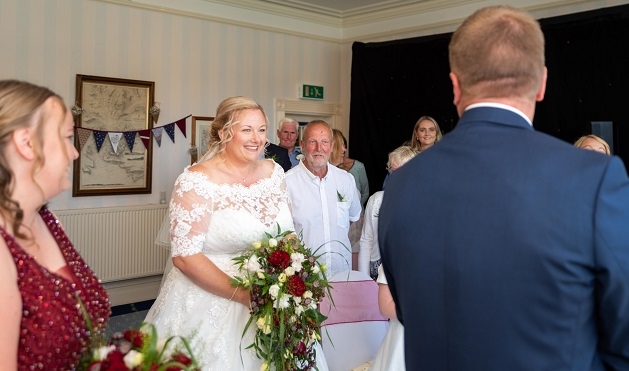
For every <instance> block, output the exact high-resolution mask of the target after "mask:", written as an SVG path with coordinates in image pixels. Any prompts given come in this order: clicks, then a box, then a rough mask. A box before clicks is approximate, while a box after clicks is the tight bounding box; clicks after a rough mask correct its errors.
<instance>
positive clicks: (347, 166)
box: [330, 129, 369, 206]
mask: <svg viewBox="0 0 629 371" xmlns="http://www.w3.org/2000/svg"><path fill="white" fill-rule="evenodd" d="M332 132H333V136H334V140H333V141H334V147H333V148H332V154H331V155H330V163H331V164H332V165H334V166H336V167H338V168H339V169H342V170H345V171H347V172H348V173H350V174H352V176H353V177H354V181H355V182H356V188H357V189H358V192H360V205H361V206H365V203H366V202H367V200H368V199H369V181H368V180H367V171H366V170H365V165H364V164H363V163H362V162H360V161H358V160H354V159H353V158H349V157H347V139H346V138H345V136H344V135H343V132H342V131H340V130H338V129H332Z"/></svg>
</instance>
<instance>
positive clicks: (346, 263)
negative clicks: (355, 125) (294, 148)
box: [286, 120, 361, 277]
mask: <svg viewBox="0 0 629 371" xmlns="http://www.w3.org/2000/svg"><path fill="white" fill-rule="evenodd" d="M301 149H302V151H303V154H304V159H303V160H302V161H301V162H300V163H299V165H297V166H295V167H293V168H292V169H291V170H289V171H288V172H287V173H286V184H287V187H288V195H289V197H290V199H291V202H292V212H293V222H294V223H295V230H296V232H297V233H298V234H299V233H302V234H303V239H304V242H305V243H306V246H308V247H309V248H311V249H313V251H314V250H317V249H319V250H318V251H317V252H316V254H317V255H321V254H322V256H321V257H320V258H319V262H321V263H323V264H325V265H326V267H327V276H328V277H332V276H333V275H335V274H336V273H339V272H342V271H346V270H351V266H352V251H351V246H350V243H349V237H348V233H349V225H350V222H355V221H357V220H358V218H359V217H360V211H361V206H360V194H359V193H358V189H356V183H355V182H354V177H353V176H352V175H351V174H350V173H348V172H346V171H344V170H341V169H339V168H337V167H336V166H332V165H330V164H329V162H328V161H329V159H330V154H331V153H332V129H331V128H330V125H328V124H327V123H326V122H325V121H322V120H314V121H311V122H309V123H308V125H307V126H306V128H305V130H304V134H303V139H302V141H301Z"/></svg>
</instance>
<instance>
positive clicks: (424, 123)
mask: <svg viewBox="0 0 629 371" xmlns="http://www.w3.org/2000/svg"><path fill="white" fill-rule="evenodd" d="M441 138H442V135H441V129H440V128H439V124H437V120H435V119H433V118H432V117H430V116H422V117H420V118H419V120H417V122H416V123H415V127H414V128H413V135H412V136H411V140H410V141H406V142H405V143H404V145H406V146H411V147H413V149H414V150H415V151H417V152H418V153H419V152H421V151H423V150H425V149H428V148H430V147H432V145H433V144H435V143H436V142H438V141H440V140H441Z"/></svg>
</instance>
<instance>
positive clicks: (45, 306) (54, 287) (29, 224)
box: [0, 80, 110, 371]
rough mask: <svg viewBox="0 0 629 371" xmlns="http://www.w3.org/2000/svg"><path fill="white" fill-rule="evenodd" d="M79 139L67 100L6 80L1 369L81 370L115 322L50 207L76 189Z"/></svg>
mask: <svg viewBox="0 0 629 371" xmlns="http://www.w3.org/2000/svg"><path fill="white" fill-rule="evenodd" d="M73 138H74V126H73V121H72V114H71V112H70V110H68V108H67V107H66V105H65V104H64V102H63V99H62V98H61V97H60V96H58V95H57V94H55V93H53V92H52V91H50V90H49V89H47V88H44V87H40V86H36V85H33V84H30V83H27V82H22V81H15V80H3V81H0V152H1V154H2V155H1V156H0V174H1V175H0V188H2V192H0V194H1V195H0V234H2V239H0V298H2V304H1V305H0V328H1V329H2V332H1V333H0V370H34V369H37V370H60V371H61V370H63V371H65V370H73V369H75V368H76V367H77V365H78V362H79V357H80V356H81V354H82V353H83V352H84V351H86V350H87V346H88V345H90V335H91V331H99V330H103V329H104V328H105V326H106V325H107V320H108V319H109V315H110V307H109V299H108V296H107V292H106V291H105V289H104V288H103V286H102V285H101V284H100V283H99V280H98V278H97V277H96V276H95V275H94V272H93V271H92V270H91V269H90V268H89V267H88V265H87V264H86V263H85V261H83V259H82V258H81V256H80V255H79V253H78V252H77V251H76V250H75V249H74V247H73V246H72V243H71V242H70V240H69V239H68V237H67V236H66V234H65V232H64V230H63V228H62V227H61V225H60V223H59V221H58V220H57V218H56V217H55V215H53V213H52V212H51V211H49V210H48V209H47V208H46V203H47V202H48V201H49V200H50V199H51V198H53V197H55V196H56V195H58V194H60V193H61V192H63V191H65V190H67V189H68V188H70V186H71V184H72V183H71V182H70V176H69V171H70V168H71V165H72V162H73V161H74V160H76V159H77V158H78V157H79V153H78V152H77V150H76V149H75V148H74V140H73ZM80 305H82V306H83V307H84V308H85V312H83V310H82V309H81V307H80ZM88 317H89V320H90V322H91V326H92V327H93V328H89V327H90V326H89V325H88V324H87V323H86V322H87V321H86V319H87V318H88Z"/></svg>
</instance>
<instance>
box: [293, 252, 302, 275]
mask: <svg viewBox="0 0 629 371" xmlns="http://www.w3.org/2000/svg"><path fill="white" fill-rule="evenodd" d="M290 259H291V260H292V262H293V263H292V264H291V267H293V268H294V269H295V272H299V271H301V268H302V266H301V264H302V263H303V262H304V260H305V258H304V254H301V253H298V252H294V253H292V254H290Z"/></svg>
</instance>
